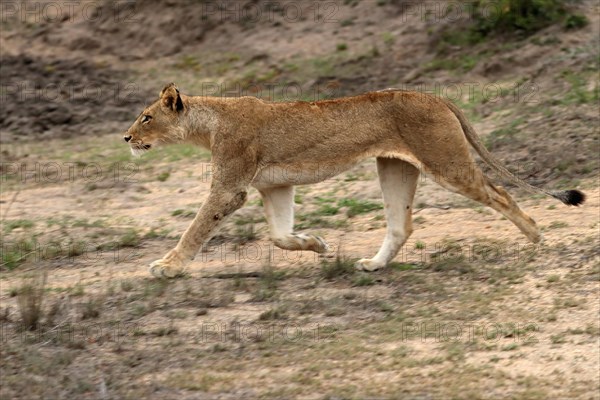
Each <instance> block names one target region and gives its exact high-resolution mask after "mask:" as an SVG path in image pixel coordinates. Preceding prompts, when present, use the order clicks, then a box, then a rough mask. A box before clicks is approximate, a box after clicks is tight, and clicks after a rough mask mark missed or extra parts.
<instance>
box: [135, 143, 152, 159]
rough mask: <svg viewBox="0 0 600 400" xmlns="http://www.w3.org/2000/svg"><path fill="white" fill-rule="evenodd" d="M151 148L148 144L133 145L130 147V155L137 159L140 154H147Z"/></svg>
mask: <svg viewBox="0 0 600 400" xmlns="http://www.w3.org/2000/svg"><path fill="white" fill-rule="evenodd" d="M151 147H152V145H150V144H143V143H136V144H133V145H132V146H131V154H133V155H134V156H136V157H139V156H141V155H142V154H144V153H145V152H147V151H148V150H150V148H151Z"/></svg>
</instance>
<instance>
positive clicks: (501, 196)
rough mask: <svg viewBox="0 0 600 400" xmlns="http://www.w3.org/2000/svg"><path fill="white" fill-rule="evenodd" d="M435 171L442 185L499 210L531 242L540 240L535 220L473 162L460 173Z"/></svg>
mask: <svg viewBox="0 0 600 400" xmlns="http://www.w3.org/2000/svg"><path fill="white" fill-rule="evenodd" d="M436 172H438V173H437V174H435V178H436V180H437V182H438V183H439V184H440V185H442V186H443V187H445V188H447V189H450V190H451V191H453V192H456V193H459V194H462V195H463V196H465V197H467V198H469V199H471V200H475V201H477V202H479V203H481V204H484V205H486V206H488V207H490V208H493V209H494V210H496V211H498V212H500V213H501V214H502V215H504V216H505V217H506V218H507V219H508V220H509V221H511V222H512V223H513V224H515V225H516V226H517V228H519V230H521V232H523V234H524V235H525V236H527V238H528V239H529V240H530V241H532V242H533V243H538V242H539V241H540V240H541V238H542V236H541V233H540V230H539V228H538V227H537V225H536V223H535V221H534V220H533V219H532V218H531V217H530V216H529V215H527V214H525V213H524V212H523V211H522V210H521V209H520V208H519V205H518V204H517V202H516V201H515V200H514V199H513V198H512V197H511V196H510V194H508V192H507V191H506V190H504V189H503V188H502V187H501V186H495V185H494V184H493V183H492V182H491V181H490V179H489V178H488V177H487V176H485V175H484V174H483V172H482V171H481V170H480V169H479V167H477V166H476V165H475V164H474V163H472V164H471V167H469V168H468V170H467V169H465V170H464V171H462V173H460V174H454V173H451V174H444V173H439V171H436Z"/></svg>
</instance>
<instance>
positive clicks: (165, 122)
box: [124, 83, 185, 156]
mask: <svg viewBox="0 0 600 400" xmlns="http://www.w3.org/2000/svg"><path fill="white" fill-rule="evenodd" d="M184 110H185V106H184V102H183V100H182V99H181V96H180V95H179V89H177V87H176V86H175V84H173V83H170V84H168V85H167V86H165V88H164V89H163V90H161V92H160V94H159V99H158V100H157V101H155V102H154V103H153V104H152V105H150V106H149V107H146V108H145V109H144V111H142V113H141V114H140V115H139V116H138V117H137V119H136V120H135V122H134V123H133V125H131V127H130V128H129V129H127V132H126V133H125V136H124V139H125V141H126V142H127V143H129V145H130V146H131V152H132V154H133V155H136V156H139V155H141V154H143V153H144V152H145V151H147V150H150V148H152V147H156V146H157V145H160V144H168V143H176V142H179V141H181V139H182V138H183V127H182V126H181V123H180V121H181V119H182V115H183V113H184Z"/></svg>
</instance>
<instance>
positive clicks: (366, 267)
mask: <svg viewBox="0 0 600 400" xmlns="http://www.w3.org/2000/svg"><path fill="white" fill-rule="evenodd" d="M383 267H385V264H382V263H378V262H375V261H373V260H372V259H370V258H363V259H361V260H358V261H357V262H356V264H354V268H356V269H357V270H359V271H369V272H371V271H377V270H378V269H380V268H383Z"/></svg>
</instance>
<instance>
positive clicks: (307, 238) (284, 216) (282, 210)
mask: <svg viewBox="0 0 600 400" xmlns="http://www.w3.org/2000/svg"><path fill="white" fill-rule="evenodd" d="M259 191H260V194H261V196H262V199H263V204H264V208H265V216H266V217H267V222H268V224H269V231H270V234H271V239H272V240H273V243H275V246H277V247H279V248H282V249H284V250H311V251H314V252H317V253H324V252H326V251H327V250H328V249H329V246H328V245H327V243H326V242H325V241H324V240H323V239H322V238H320V237H318V236H314V235H306V234H301V233H294V232H293V229H294V187H293V186H281V187H273V188H261V189H260V190H259Z"/></svg>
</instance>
